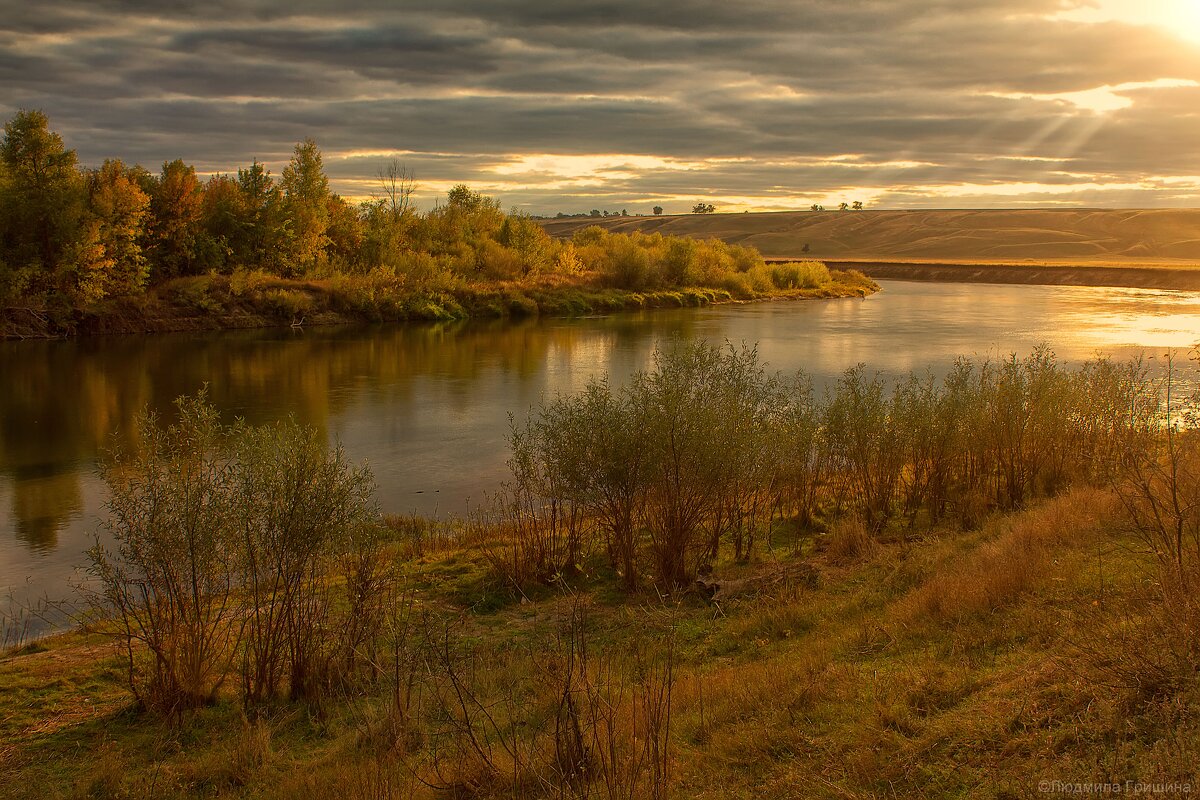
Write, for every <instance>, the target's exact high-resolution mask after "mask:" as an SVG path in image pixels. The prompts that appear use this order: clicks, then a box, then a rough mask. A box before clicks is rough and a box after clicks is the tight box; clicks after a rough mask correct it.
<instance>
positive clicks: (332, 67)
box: [0, 0, 1200, 210]
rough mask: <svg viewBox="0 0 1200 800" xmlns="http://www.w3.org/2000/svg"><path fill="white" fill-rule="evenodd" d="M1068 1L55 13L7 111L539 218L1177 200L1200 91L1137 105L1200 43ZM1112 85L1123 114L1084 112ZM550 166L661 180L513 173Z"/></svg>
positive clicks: (1194, 55)
mask: <svg viewBox="0 0 1200 800" xmlns="http://www.w3.org/2000/svg"><path fill="white" fill-rule="evenodd" d="M1078 5H1079V3H1076V2H1071V1H1070V0H981V1H980V2H970V3H964V2H962V1H961V0H924V1H923V2H917V0H862V1H860V2H854V3H830V2H815V1H813V2H797V1H796V0H751V1H750V2H741V3H729V2H727V1H726V0H721V2H717V1H716V0H693V2H670V0H658V2H653V3H647V2H645V1H644V0H592V1H591V2H587V1H584V2H573V3H547V2H545V1H544V0H516V1H515V2H504V3H500V2H495V0H408V1H407V2H401V3H396V2H386V1H385V0H378V1H377V2H363V1H362V0H351V1H350V2H338V3H331V2H315V0H301V2H293V3H284V2H282V0H256V1H255V2H234V0H216V2H212V3H206V4H203V5H201V4H196V3H183V2H168V3H163V2H158V1H157V0H156V1H155V2H150V1H149V0H146V2H116V1H115V0H89V1H88V2H82V0H79V1H76V0H46V2H42V3H39V4H37V5H36V6H34V5H32V4H31V5H29V6H28V7H22V8H13V9H9V10H8V11H6V14H4V15H2V16H0V85H3V86H5V91H4V92H2V93H0V112H3V113H5V114H6V116H7V115H11V113H12V112H14V111H15V110H16V109H18V108H29V107H36V108H42V109H44V110H46V111H47V113H49V114H50V115H51V119H52V123H53V124H54V125H55V127H56V128H57V129H58V130H59V131H60V132H61V133H62V134H63V135H64V137H65V138H66V139H67V140H68V142H69V143H70V144H71V145H72V146H73V147H75V148H76V149H77V150H78V151H79V154H80V157H81V160H82V161H83V162H84V163H98V162H99V161H100V160H102V159H103V158H105V157H109V156H116V157H121V158H123V159H125V160H127V161H133V162H141V163H144V164H146V165H148V166H151V167H153V166H155V165H157V164H159V163H161V162H162V161H164V160H167V159H171V158H176V157H180V156H182V157H183V158H185V159H186V160H189V161H192V162H194V163H196V165H197V166H198V167H199V168H201V169H203V170H205V171H221V170H223V171H229V170H231V169H235V168H236V167H237V166H238V165H239V164H245V163H247V162H249V160H250V159H251V158H254V157H258V158H260V159H262V160H265V161H267V162H268V163H272V164H274V166H275V168H276V170H278V162H281V161H283V160H286V158H287V156H288V154H289V153H290V150H291V146H292V144H293V143H294V142H295V141H297V140H299V139H302V138H304V137H307V136H312V137H314V138H316V139H317V140H318V142H319V143H320V144H321V145H322V147H323V148H324V150H325V152H326V157H327V167H328V169H329V172H330V174H331V175H332V176H333V178H334V181H335V185H338V186H339V188H341V189H342V190H343V191H346V192H347V193H352V194H366V193H369V185H370V178H371V176H372V175H373V174H374V172H375V170H376V169H377V168H378V166H379V164H380V163H382V161H384V160H386V158H387V155H386V153H388V152H390V151H404V154H403V155H401V156H398V158H400V160H403V161H405V162H406V163H408V164H410V165H412V166H413V168H414V170H415V171H416V172H417V174H418V178H419V179H420V180H421V181H424V182H427V183H428V184H429V185H430V186H435V187H437V186H441V185H442V184H446V183H451V182H454V181H456V180H466V181H471V182H474V183H479V184H480V185H485V186H491V187H494V190H495V191H497V192H498V193H500V194H501V195H502V197H503V199H504V200H505V202H506V203H507V204H514V205H524V206H527V207H531V208H533V209H534V210H557V209H558V208H564V209H565V208H573V207H578V206H581V205H588V204H591V203H593V202H596V201H597V200H599V199H606V200H608V201H611V202H609V203H608V205H607V206H606V207H611V206H613V205H620V203H621V200H622V199H624V200H625V201H626V202H633V201H635V200H636V201H639V202H640V201H643V200H645V201H649V200H654V199H656V198H668V199H669V198H685V197H691V196H715V197H741V198H762V203H763V204H772V203H775V202H776V201H778V202H779V203H782V204H786V203H789V202H790V203H793V204H794V203H795V202H797V198H803V197H813V198H821V197H824V196H828V195H830V194H835V193H836V194H840V193H844V192H852V191H853V190H854V189H855V187H862V188H863V190H864V191H870V192H872V193H873V196H874V197H875V198H878V199H879V200H880V201H886V202H890V203H896V204H912V205H929V204H943V205H944V204H947V202H946V200H945V197H947V196H952V197H954V198H967V199H970V200H971V201H973V202H980V203H991V204H1008V203H1009V202H1016V200H1013V198H1014V196H1015V195H1014V193H1013V191H1014V190H1013V189H1011V188H1004V187H1012V186H1020V185H1024V184H1029V185H1030V189H1029V191H1028V193H1027V197H1026V199H1033V200H1039V199H1040V200H1046V198H1053V197H1056V196H1058V195H1055V194H1054V191H1055V189H1054V187H1065V188H1064V191H1065V190H1066V189H1070V187H1074V186H1078V187H1081V188H1080V190H1079V192H1077V193H1074V194H1072V195H1071V197H1085V196H1086V197H1088V198H1089V199H1091V198H1095V197H1102V196H1103V195H1104V190H1103V188H1096V186H1095V185H1112V186H1113V192H1114V194H1113V195H1112V196H1113V197H1118V196H1119V197H1121V198H1122V199H1127V198H1128V197H1129V196H1131V194H1133V195H1136V194H1138V193H1139V192H1140V193H1141V194H1140V196H1142V197H1143V202H1145V203H1147V204H1154V203H1161V202H1185V199H1186V198H1188V197H1190V194H1189V192H1191V191H1193V190H1192V189H1191V188H1189V187H1188V186H1186V185H1184V188H1179V186H1180V185H1182V184H1180V185H1176V184H1171V185H1163V184H1155V183H1153V181H1152V179H1154V178H1161V177H1164V176H1170V175H1185V176H1186V175H1193V176H1194V175H1200V152H1198V148H1196V147H1195V145H1194V142H1195V141H1196V138H1197V137H1196V134H1197V133H1198V132H1200V130H1198V126H1200V118H1198V117H1197V116H1196V114H1193V113H1192V112H1191V109H1193V108H1198V107H1200V105H1198V104H1197V102H1196V101H1197V100H1200V90H1198V89H1195V88H1179V87H1174V88H1171V87H1167V86H1163V85H1155V86H1152V87H1148V88H1146V87H1143V88H1138V87H1137V86H1133V87H1125V88H1122V86H1123V85H1124V84H1146V83H1153V82H1156V81H1163V80H1167V79H1169V80H1173V81H1175V82H1180V81H1193V80H1200V48H1198V47H1196V46H1191V45H1187V44H1185V43H1184V42H1183V41H1182V40H1180V39H1176V38H1172V37H1171V36H1170V35H1169V34H1168V33H1167V32H1164V31H1160V30H1156V29H1153V28H1144V27H1134V26H1130V25H1124V24H1119V23H1107V24H1084V23H1080V22H1069V21H1065V20H1053V19H1051V18H1050V17H1051V16H1052V15H1053V14H1055V13H1056V12H1059V11H1065V10H1069V9H1071V8H1073V7H1076V6H1078ZM1104 86H1108V87H1116V88H1114V89H1112V91H1114V92H1117V93H1118V94H1119V96H1121V97H1124V98H1127V100H1129V101H1132V102H1131V104H1130V105H1128V107H1127V108H1109V109H1108V110H1104V111H1097V110H1094V109H1093V108H1091V107H1089V105H1088V103H1089V102H1092V100H1094V98H1092V99H1091V100H1089V98H1088V97H1087V96H1083V97H1082V99H1081V97H1075V96H1071V95H1070V94H1069V93H1075V92H1088V91H1091V90H1096V89H1098V88H1099V87H1104ZM1064 94H1066V95H1068V96H1067V97H1055V96H1056V95H1064ZM1117 105H1119V103H1117ZM356 153H360V154H362V153H365V154H366V155H364V156H362V157H353V156H354V154H356ZM537 154H558V155H562V156H604V155H605V154H632V155H635V156H653V157H655V158H656V159H658V160H657V161H655V160H651V161H645V160H642V161H640V162H638V163H637V164H636V165H634V166H633V167H627V168H621V167H620V158H619V157H618V156H613V157H612V158H608V159H607V160H606V159H604V158H600V159H599V160H597V161H595V163H594V164H593V162H592V161H586V160H576V161H572V160H570V159H567V160H565V161H564V163H565V164H567V166H566V167H563V168H546V167H545V165H544V164H542V163H541V162H539V166H538V168H536V169H535V168H527V167H525V166H523V164H524V162H522V161H521V157H522V156H531V155H537ZM1030 157H1032V159H1034V160H1021V159H1029V158H1030ZM734 159H736V160H734ZM839 159H840V160H839ZM572 165H573V167H572ZM572 169H574V171H572ZM1185 183H1186V182H1185ZM1139 186H1141V187H1144V188H1141V189H1139V188H1137V187H1139ZM946 187H957V188H953V189H947V188H946ZM989 187H996V188H995V189H994V191H993V193H992V194H989ZM1038 187H1047V191H1049V194H1045V193H1043V192H1042V189H1040V188H1038ZM1130 187H1133V188H1130ZM946 192H952V195H947V194H946ZM939 193H941V194H939ZM989 198H990V200H989ZM1181 198H1184V199H1181ZM678 202H682V200H680V201H678ZM747 202H750V201H747ZM1187 202H1194V201H1187ZM751 204H753V203H751Z"/></svg>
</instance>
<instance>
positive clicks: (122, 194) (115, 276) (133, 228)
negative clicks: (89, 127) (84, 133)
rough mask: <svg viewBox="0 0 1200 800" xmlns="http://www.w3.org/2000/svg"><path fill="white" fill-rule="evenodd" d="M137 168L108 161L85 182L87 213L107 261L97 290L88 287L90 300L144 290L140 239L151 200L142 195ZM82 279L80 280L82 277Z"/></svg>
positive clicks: (145, 272) (144, 265)
mask: <svg viewBox="0 0 1200 800" xmlns="http://www.w3.org/2000/svg"><path fill="white" fill-rule="evenodd" d="M139 171H140V168H137V167H135V168H132V169H131V168H129V167H126V166H125V164H123V163H122V162H121V161H120V160H116V159H110V160H108V161H105V162H104V165H103V166H102V167H100V169H98V170H95V171H94V172H91V173H90V174H89V175H88V178H87V189H88V210H89V211H90V212H91V216H92V217H93V219H94V221H95V225H96V228H95V234H96V236H97V237H98V241H99V244H100V246H101V247H102V248H103V249H104V258H105V260H106V262H107V263H106V265H105V272H104V274H103V275H102V276H94V275H89V276H87V279H89V280H90V279H94V278H96V277H99V279H100V281H101V283H100V285H99V286H94V285H93V286H89V287H88V289H87V293H88V294H89V296H93V297H94V296H95V295H96V293H97V292H98V293H99V296H101V297H103V296H110V295H128V294H137V293H139V292H141V291H142V290H143V289H145V288H146V281H147V279H148V278H149V265H148V262H147V261H146V256H145V255H144V254H143V252H142V239H143V236H144V235H145V232H146V222H147V219H148V216H149V211H150V198H149V197H147V196H146V193H145V192H143V191H142V188H141V181H140V180H139V178H140V176H139V175H138V172H139ZM81 278H82V276H81Z"/></svg>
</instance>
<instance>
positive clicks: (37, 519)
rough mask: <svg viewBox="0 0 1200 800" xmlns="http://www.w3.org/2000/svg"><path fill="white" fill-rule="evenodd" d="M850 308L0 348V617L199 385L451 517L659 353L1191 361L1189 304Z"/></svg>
mask: <svg viewBox="0 0 1200 800" xmlns="http://www.w3.org/2000/svg"><path fill="white" fill-rule="evenodd" d="M883 286H884V290H883V291H882V292H880V293H879V294H877V295H875V296H873V297H869V298H865V299H858V298H854V299H844V300H814V301H803V302H771V303H754V304H748V305H738V306H720V307H715V308H705V309H685V310H670V311H653V312H644V313H631V314H619V315H614V316H607V317H597V318H585V319H569V320H567V319H552V320H540V321H527V322H516V323H508V322H497V323H487V324H481V323H480V324H476V323H470V324H438V325H404V326H388V327H376V328H339V329H320V328H311V329H308V330H304V331H292V330H262V331H249V332H229V333H216V334H179V335H176V334H169V335H155V336H144V337H143V336H123V337H107V338H88V339H81V340H78V341H55V342H12V343H0V611H3V610H4V608H5V606H6V604H8V603H18V604H29V603H31V602H32V601H34V600H35V599H37V598H50V599H53V600H57V599H62V598H66V597H68V596H70V595H71V593H72V589H71V586H72V583H73V582H76V581H79V580H81V579H82V577H83V576H82V575H81V573H79V572H78V569H79V567H80V565H81V564H83V563H84V562H85V561H86V557H85V554H84V553H85V551H86V549H87V548H88V547H89V546H90V545H91V544H92V543H93V541H94V537H95V536H96V535H97V532H98V531H100V529H101V523H102V517H103V514H104V502H105V493H104V487H103V482H102V481H101V480H100V478H99V476H98V475H97V472H96V463H97V460H98V459H99V458H101V457H103V453H104V452H105V450H106V449H108V448H110V447H112V446H113V444H114V443H118V444H119V443H122V442H125V441H127V437H128V433H129V431H130V428H131V424H132V420H133V418H134V416H135V415H136V413H137V412H138V411H139V410H141V409H143V408H146V407H149V408H151V409H155V410H159V411H160V412H163V413H164V414H166V415H168V416H169V413H170V409H171V401H172V400H173V399H174V398H175V397H177V396H179V395H181V394H189V393H194V392H196V391H197V390H198V389H200V387H201V386H203V385H205V384H207V386H208V392H209V397H210V399H211V401H212V402H213V403H214V404H215V405H216V406H217V407H218V408H219V409H220V410H221V411H222V413H223V414H224V415H226V416H227V418H228V419H230V420H232V419H233V418H234V417H235V416H240V417H244V418H246V419H247V420H249V421H251V422H261V421H266V420H270V419H276V418H281V417H284V416H286V415H288V414H294V415H295V416H296V418H297V419H299V420H300V421H302V422H304V423H307V424H310V425H314V426H317V427H318V428H319V429H321V430H323V431H324V432H325V433H326V434H327V435H328V436H329V438H330V439H331V440H337V441H340V442H341V443H342V444H343V446H344V447H345V449H346V451H347V453H348V455H349V457H350V458H351V460H353V461H355V462H362V461H366V462H368V463H369V464H370V465H371V467H372V468H373V470H374V473H375V478H376V481H377V483H378V486H379V490H378V500H379V504H380V506H381V508H382V509H383V510H384V511H387V512H417V513H422V514H444V513H460V512H463V511H465V510H467V509H468V508H469V506H470V504H471V503H472V502H475V503H479V502H480V501H481V499H482V498H483V497H484V495H485V494H486V493H487V492H488V491H491V490H494V489H495V488H497V486H498V485H499V483H500V482H501V481H502V480H504V478H505V475H506V467H505V458H506V437H507V434H508V418H509V414H515V415H517V416H518V417H519V416H522V415H524V414H526V413H528V410H529V409H530V407H531V406H533V405H534V404H536V403H537V402H538V401H539V399H540V398H542V397H543V396H547V395H552V394H553V393H555V392H572V391H575V390H578V389H580V388H582V387H583V386H584V385H585V384H586V383H587V381H588V379H589V378H591V377H593V376H598V375H601V374H603V373H608V374H610V375H611V376H612V378H613V380H614V381H616V382H619V381H622V380H623V379H624V378H626V377H627V376H628V375H630V374H631V373H633V372H635V371H636V370H639V369H644V368H646V367H648V366H649V365H650V363H651V360H652V355H653V352H654V349H655V347H656V346H657V345H659V344H660V343H664V342H667V341H670V340H671V339H672V338H674V337H678V338H681V339H687V340H691V339H697V338H703V339H707V340H710V341H715V342H721V341H723V340H729V341H731V342H734V343H740V342H747V343H754V342H757V343H758V346H759V353H760V356H761V357H762V358H763V359H764V360H765V361H766V362H767V363H768V365H769V367H770V368H772V369H777V370H782V371H785V372H794V371H796V370H801V369H802V370H804V371H806V372H807V373H808V374H810V375H811V376H812V377H813V378H814V380H815V383H816V384H817V385H818V387H820V386H821V385H823V384H827V383H829V382H830V381H832V380H834V379H836V377H837V376H838V375H839V374H840V373H841V372H842V371H843V370H845V369H846V368H848V367H850V366H853V365H855V364H857V363H859V362H864V363H866V364H868V365H869V366H870V367H872V368H873V369H876V370H878V371H880V372H883V373H886V374H891V375H900V374H904V373H907V372H908V371H910V370H916V371H922V372H923V371H925V370H927V369H928V370H932V371H934V372H941V371H943V370H944V369H945V368H946V367H947V366H948V365H949V364H950V363H951V362H952V361H953V360H954V358H955V357H957V356H959V355H968V356H980V357H983V356H989V355H990V356H996V355H1006V354H1008V353H1010V352H1016V353H1018V354H1022V355H1023V354H1026V353H1028V351H1029V350H1030V349H1031V348H1033V347H1034V346H1036V345H1038V344H1041V343H1047V344H1050V345H1051V346H1052V347H1053V349H1054V350H1055V352H1056V353H1057V354H1058V356H1059V358H1060V359H1061V360H1063V361H1067V362H1079V361H1083V360H1086V359H1088V358H1091V357H1093V356H1095V355H1097V354H1099V353H1103V354H1107V355H1111V356H1114V357H1118V358H1126V357H1131V356H1134V355H1136V354H1139V353H1144V354H1146V355H1149V356H1154V355H1161V354H1162V353H1163V352H1165V351H1166V350H1167V349H1169V348H1180V349H1188V348H1190V347H1191V346H1192V345H1194V344H1195V343H1196V342H1197V341H1200V293H1192V292H1170V291H1152V290H1138V289H1103V288H1083V287H1042V286H999V285H988V284H936V283H907V282H899V281H889V282H886V283H885V284H883Z"/></svg>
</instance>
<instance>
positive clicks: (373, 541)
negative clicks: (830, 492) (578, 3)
mask: <svg viewBox="0 0 1200 800" xmlns="http://www.w3.org/2000/svg"><path fill="white" fill-rule="evenodd" d="M176 404H177V407H178V410H179V416H180V421H179V422H178V423H177V424H175V425H171V426H169V427H166V428H163V427H162V426H161V425H160V424H159V423H158V420H157V419H156V418H155V417H154V416H152V415H148V414H147V415H143V416H142V417H140V418H139V420H138V432H137V436H138V438H137V450H136V452H135V453H134V454H133V455H125V454H123V453H120V452H118V453H116V454H114V455H113V457H112V458H111V460H110V461H109V462H108V463H107V464H106V465H105V468H104V478H105V481H106V482H107V484H108V487H109V491H110V493H111V496H112V500H111V501H110V510H111V512H112V515H111V520H110V522H109V523H108V527H109V530H110V532H111V534H112V539H113V541H114V542H115V545H116V549H115V551H114V550H110V549H109V548H107V547H104V546H102V545H100V544H97V545H96V546H95V547H94V548H92V550H91V551H90V552H89V556H90V558H91V563H92V567H91V569H92V572H93V574H94V575H95V576H96V577H97V579H98V583H99V586H100V588H99V589H98V590H97V592H96V593H95V594H94V595H93V596H92V600H93V605H94V608H95V609H96V611H97V612H98V613H100V614H104V615H107V614H109V613H111V614H114V615H115V619H116V624H117V638H118V641H119V643H120V644H121V646H122V652H123V654H124V656H125V658H126V660H127V663H128V675H129V680H130V687H131V689H132V690H133V692H134V695H135V697H136V698H137V699H138V700H139V702H140V703H141V704H142V705H143V706H144V707H146V708H148V709H151V710H153V711H156V712H159V713H163V714H168V715H178V714H179V713H181V712H182V711H184V710H186V709H189V708H195V707H197V706H200V705H204V704H207V703H211V702H212V701H213V700H214V699H215V698H216V696H217V693H218V691H219V690H220V688H221V686H222V685H223V684H224V682H225V681H226V679H227V678H228V675H229V674H230V671H231V665H232V662H233V660H234V658H235V655H237V654H239V646H240V645H241V643H242V642H243V641H244V642H245V645H246V647H245V649H244V651H243V652H241V655H243V662H242V664H243V667H242V677H243V684H242V689H243V696H244V699H245V700H246V702H247V703H254V702H258V701H260V700H264V699H268V698H270V697H271V696H273V695H274V694H275V693H276V691H277V690H279V689H280V688H281V687H283V686H286V687H287V688H288V690H289V693H290V695H291V696H292V697H294V698H299V697H304V698H312V697H316V696H318V695H319V693H320V691H322V690H325V689H329V688H336V686H337V685H343V684H345V683H346V682H347V681H349V680H351V679H352V678H353V677H354V676H355V675H356V673H358V672H359V671H360V669H361V667H362V666H363V663H364V662H369V663H374V659H373V658H371V654H370V652H369V651H370V648H371V647H372V646H373V642H374V640H375V638H376V637H377V636H378V633H379V630H380V628H381V626H382V624H383V619H382V609H381V608H380V606H379V601H380V598H382V597H383V596H385V594H386V585H387V583H388V572H387V569H386V564H385V562H384V560H383V559H382V556H381V552H380V549H379V541H380V539H379V529H378V527H377V526H376V525H375V524H374V515H375V512H374V507H373V506H372V505H371V503H370V495H371V493H372V490H373V482H372V479H371V474H370V472H369V470H367V469H366V468H360V469H352V468H351V467H350V466H349V465H348V464H346V462H345V459H344V457H343V455H342V453H341V451H340V450H339V449H334V450H330V449H329V448H328V447H326V446H325V444H324V442H323V440H322V439H321V437H320V436H319V435H318V434H317V433H316V431H313V430H311V429H308V428H304V427H302V426H300V425H297V424H296V423H295V422H291V421H289V422H284V423H277V424H274V425H268V426H264V427H261V428H254V427H251V426H247V425H245V424H244V423H241V422H239V423H237V424H235V425H233V426H225V425H222V424H221V423H220V421H219V419H218V415H217V412H216V410H215V409H213V408H212V407H211V406H209V405H207V403H206V398H205V395H204V393H203V392H202V393H201V394H199V395H198V396H196V397H195V398H180V399H179V400H178V401H177V403H176ZM335 577H341V578H343V579H344V580H341V581H338V580H335ZM339 587H340V588H339ZM336 591H340V592H342V593H343V594H344V596H343V597H341V598H337V597H336V596H335V592H336Z"/></svg>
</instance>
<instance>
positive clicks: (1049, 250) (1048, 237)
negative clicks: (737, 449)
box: [544, 209, 1200, 270]
mask: <svg viewBox="0 0 1200 800" xmlns="http://www.w3.org/2000/svg"><path fill="white" fill-rule="evenodd" d="M589 225H600V226H601V227H604V228H606V229H609V230H613V231H622V232H630V231H635V230H643V231H656V232H660V233H662V234H664V235H674V236H692V237H696V238H721V239H726V240H729V241H737V242H739V243H740V244H747V245H750V246H753V247H756V248H758V250H760V251H761V252H762V254H763V255H764V256H768V257H780V258H798V257H801V256H802V255H804V256H806V257H811V258H817V259H822V260H825V259H838V260H842V259H845V260H852V259H860V260H864V261H872V260H885V261H888V262H903V261H908V262H922V263H930V262H937V261H941V262H947V263H955V264H976V265H985V264H989V263H990V264H1030V265H1038V264H1042V265H1056V264H1063V263H1069V264H1071V265H1075V266H1081V265H1088V266H1099V267H1103V266H1118V265H1120V266H1136V265H1155V266H1157V265H1163V266H1170V267H1172V268H1175V269H1183V270H1188V269H1194V264H1195V263H1196V262H1197V261H1200V240H1197V239H1196V237H1195V235H1194V231H1195V230H1196V229H1197V228H1200V210H1196V209H1160V210H1152V211H1139V210H1108V211H1094V210H1072V209H1063V210H1047V209H1021V210H1010V209H996V210H979V211H936V210H935V211H857V212H856V211H847V212H834V211H826V212H821V213H811V212H806V211H792V212H775V213H754V214H682V215H676V216H666V217H627V218H616V219H601V220H598V221H597V220H562V221H556V220H551V221H548V222H546V223H544V227H545V228H546V229H547V231H549V232H550V233H551V234H552V235H554V236H565V235H569V234H570V233H571V232H572V231H574V230H575V229H578V228H580V227H586V226H589ZM805 245H808V249H807V250H805V249H804V248H805Z"/></svg>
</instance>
